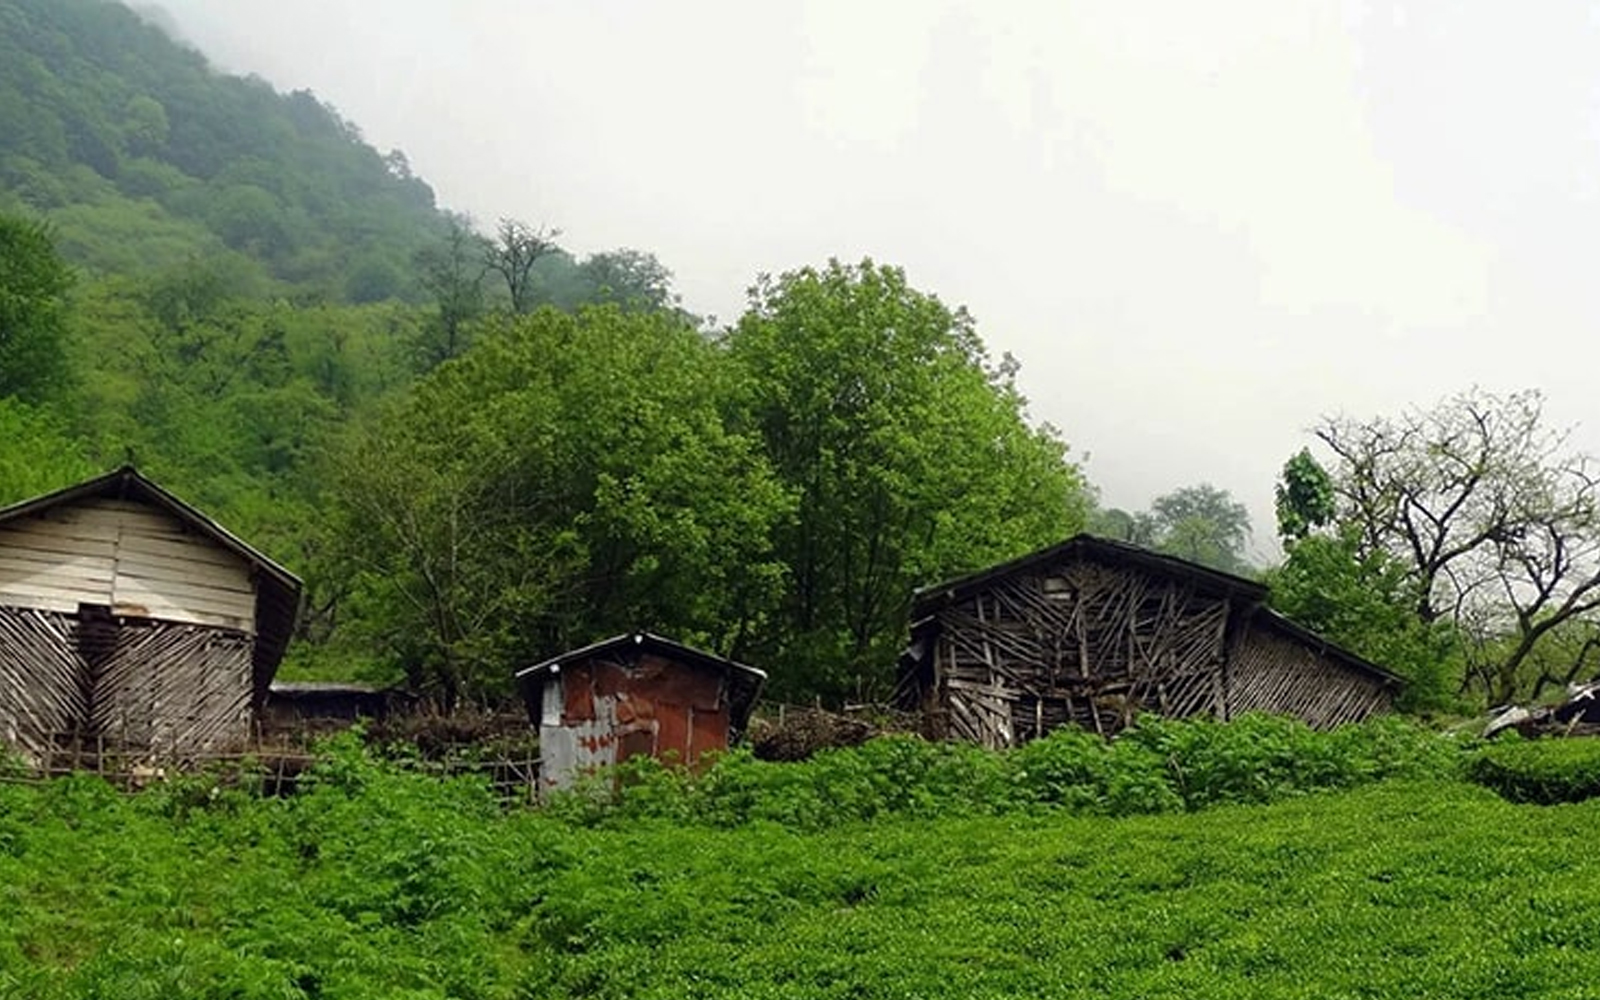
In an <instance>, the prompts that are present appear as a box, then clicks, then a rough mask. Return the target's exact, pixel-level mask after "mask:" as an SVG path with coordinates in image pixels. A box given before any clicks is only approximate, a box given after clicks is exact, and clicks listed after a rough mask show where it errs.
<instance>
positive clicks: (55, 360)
mask: <svg viewBox="0 0 1600 1000" xmlns="http://www.w3.org/2000/svg"><path fill="white" fill-rule="evenodd" d="M71 286H72V272H71V271H69V270H68V268H67V266H66V264H65V263H63V262H62V260H61V257H60V256H59V255H58V254H57V253H56V248H55V243H54V242H53V241H52V239H51V236H50V231H49V230H48V229H47V228H46V227H45V226H44V224H43V223H40V222H36V221H33V220H31V219H26V218H22V217H20V216H15V215H4V214H0V397H5V396H15V397H17V398H19V399H22V400H25V401H27V402H31V403H37V402H40V401H42V400H44V399H46V398H48V397H50V396H52V395H54V394H56V393H57V392H59V391H60V389H61V388H62V387H63V386H64V384H65V382H66V380H67V376H68V372H69V369H68V365H67V353H66V351H67V345H66V343H65V336H66V294H67V290H68V289H69V288H70V287H71Z"/></svg>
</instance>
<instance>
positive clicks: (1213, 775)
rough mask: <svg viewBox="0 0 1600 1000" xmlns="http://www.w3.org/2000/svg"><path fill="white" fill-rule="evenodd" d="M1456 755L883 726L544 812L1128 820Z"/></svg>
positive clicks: (1180, 733)
mask: <svg viewBox="0 0 1600 1000" xmlns="http://www.w3.org/2000/svg"><path fill="white" fill-rule="evenodd" d="M1459 757H1460V751H1459V749H1458V748H1457V746H1456V745H1455V743H1453V742H1452V741H1450V740H1447V739H1445V738H1443V737H1440V736H1438V735H1437V734H1435V733H1432V732H1429V731H1427V730H1424V729H1421V728H1418V727H1416V726H1415V725H1413V724H1411V723H1409V722H1407V721H1405V720H1403V719H1398V718H1380V719H1375V720H1372V721H1371V722H1368V723H1365V724H1362V725H1359V726H1345V727H1342V728H1340V729H1337V730H1334V731H1332V732H1317V731H1315V730H1312V729H1311V728H1309V727H1308V726H1306V725H1305V724H1304V723H1301V722H1298V721H1296V720H1293V719H1287V718H1278V717H1272V716H1265V715H1248V716H1245V717H1243V718H1240V719H1237V720H1235V721H1232V722H1228V723H1222V722H1216V721H1212V720H1206V719H1195V720H1186V721H1181V722H1174V721H1166V720H1161V719H1157V718H1154V717H1146V718H1142V719H1140V720H1139V723H1138V724H1137V725H1136V726H1135V727H1134V728H1132V729H1130V730H1128V731H1127V732H1125V733H1123V734H1122V735H1121V736H1119V737H1118V738H1117V739H1115V740H1112V741H1109V742H1108V741H1106V740H1105V739H1102V738H1101V737H1099V736H1097V735H1095V734H1093V733H1087V732H1083V731H1082V730H1077V729H1064V730H1059V731H1057V732H1055V733H1052V734H1051V735H1049V736H1048V737H1046V738H1044V739H1041V740H1035V741H1033V742H1031V743H1027V744H1025V745H1023V746H1022V747H1019V748H1018V749H1016V750H1014V751H1011V752H1010V753H1007V754H995V753H991V752H989V751H987V750H983V749H981V748H978V747H975V746H971V745H967V744H960V743H929V742H927V741H924V740H921V739H918V738H916V737H910V736H889V737H881V738H878V739H875V740H871V741H869V742H867V743H866V744H864V745H862V746H860V747H853V748H849V749H837V750H829V751H825V752H823V753H820V754H818V755H816V756H815V757H813V758H811V759H810V760H807V761H802V762H799V763H787V764H773V763H766V762H763V761H758V760H756V759H754V758H753V757H751V756H750V755H749V754H748V753H746V752H733V753H730V754H728V755H726V756H724V757H721V758H719V759H718V760H717V762H716V763H715V765H714V766H712V767H710V768H708V769H706V770H705V771H704V772H702V773H700V774H694V773H691V772H688V771H686V770H684V769H683V768H679V767H673V766H670V765H667V764H663V763H661V762H659V761H656V760H654V759H649V758H645V759H639V760H631V761H628V762H627V763H626V764H624V765H623V766H622V767H621V768H620V769H619V770H618V772H617V773H602V774H599V775H596V776H595V777H594V778H592V779H590V780H589V781H587V782H585V783H583V784H581V785H580V786H579V787H578V788H577V789H575V790H574V791H571V792H569V793H565V794H563V795H561V796H558V797H557V798H556V800H555V801H554V802H553V803H552V806H551V808H552V810H553V811H555V812H556V813H557V814H559V815H562V816H564V817H565V818H567V819H569V820H570V821H574V822H582V823H604V824H616V823H633V822H639V821H642V820H649V819H659V820H670V821H672V822H675V823H704V824H708V825H712V826H738V825H743V824H746V823H752V822H774V823H780V824H782V825H783V826H784V827H786V828H789V829H794V830H825V829H829V828H831V827H833V826H835V825H837V824H839V823H841V822H848V821H870V820H874V819H877V818H879V817H885V816H903V817H918V818H924V819H926V818H933V817H941V816H943V817H948V816H977V815H1000V814H1004V813H1011V812H1017V811H1027V810H1035V809H1038V808H1041V807H1046V808H1060V809H1062V810H1065V811H1067V812H1072V813H1082V814H1093V815H1105V816H1130V815H1137V814H1141V813H1156V812H1171V811H1175V810H1185V809H1188V810H1194V809H1202V808H1207V807H1210V806H1215V805H1221V804H1228V803H1265V802H1275V801H1278V800H1281V799H1284V798H1288V797H1291V796H1295V795H1300V794H1304V793H1306V792H1310V791H1316V790H1323V789H1332V788H1350V787H1354V786H1356V785H1361V784H1366V783H1369V782H1373V781H1379V780H1384V779H1388V778H1395V777H1412V778H1418V777H1430V776H1435V777H1436V776H1441V775H1451V774H1454V773H1455V769H1456V768H1457V766H1458V763H1459Z"/></svg>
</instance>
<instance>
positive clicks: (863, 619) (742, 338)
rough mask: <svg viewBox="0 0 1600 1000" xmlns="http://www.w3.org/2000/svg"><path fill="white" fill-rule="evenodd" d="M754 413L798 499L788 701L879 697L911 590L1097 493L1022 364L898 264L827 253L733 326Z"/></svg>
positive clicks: (990, 553) (781, 626)
mask: <svg viewBox="0 0 1600 1000" xmlns="http://www.w3.org/2000/svg"><path fill="white" fill-rule="evenodd" d="M727 344H728V347H729V349H730V351H731V353H732V356H733V358H734V360H735V361H736V362H737V364H738V365H739V367H740V369H741V371H742V372H743V383H742V385H741V392H742V393H743V398H742V401H741V405H740V407H739V410H740V415H741V420H742V422H743V423H744V424H745V425H746V426H749V427H750V428H751V429H752V430H753V431H754V432H755V433H757V434H759V435H760V437H761V439H762V441H763V442H764V445H765V451H766V454H767V456H768V457H769V459H770V460H771V462H772V465H773V467H774V469H775V470H776V472H777V474H778V476H779V477H780V479H781V480H782V481H783V482H784V483H785V484H786V485H787V486H788V488H789V489H790V490H792V491H794V492H795V494H796V495H798V497H799V499H800V505H799V511H798V514H797V516H796V518H795V519H794V520H793V521H792V522H790V523H789V524H787V525H785V526H784V527H783V528H782V529H781V530H780V531H779V533H778V540H777V545H778V551H779V554H780V555H781V558H782V560H783V562H784V565H785V566H786V568H787V571H788V577H789V587H788V592H787V594H786V597H785V601H784V606H783V609H782V614H781V618H780V620H779V621H778V622H777V623H775V624H776V625H777V628H776V629H774V630H773V632H772V633H771V635H770V636H769V637H768V641H767V642H766V644H765V645H764V646H763V647H762V648H761V649H760V658H761V661H762V662H763V663H768V664H771V665H772V666H773V667H774V677H773V685H774V688H775V690H777V691H778V692H779V693H780V694H781V695H793V694H797V693H799V692H803V691H820V692H825V693H828V694H831V695H833V696H835V697H838V696H843V695H846V694H849V695H860V694H863V693H866V694H874V693H876V694H882V693H883V692H884V690H885V688H886V685H887V683H888V681H889V680H890V678H889V672H890V666H891V664H892V663H893V660H894V657H895V655H896V654H897V653H898V651H899V648H900V644H901V643H902V642H903V640H904V631H905V614H906V610H907V604H908V601H909V600H910V596H911V593H912V591H913V590H914V589H915V588H916V587H918V586H923V585H927V584H931V583H935V582H937V581H938V580H940V579H943V578H946V577H949V576H951V575H954V574H957V573H960V572H965V571H968V570H972V569H977V568H981V567H983V566H985V565H988V564H990V563H992V562H995V561H997V560H1000V559H1004V558H1009V557H1012V556H1016V555H1020V554H1021V553H1024V552H1027V551H1029V550H1031V549H1034V548H1038V547H1040V546H1043V545H1046V544H1050V543H1053V542H1058V541H1060V540H1061V539H1062V538H1064V537H1066V536H1067V535H1069V534H1071V533H1072V532H1073V531H1074V530H1076V529H1077V528H1079V527H1081V525H1082V524H1083V520H1084V516H1085V514H1086V512H1087V508H1088V491H1087V489H1086V488H1085V486H1084V483H1083V480H1082V477H1081V476H1080V474H1079V472H1078V470H1077V469H1076V468H1075V467H1074V466H1073V465H1072V464H1070V463H1069V462H1068V461H1067V460H1066V445H1065V444H1064V443H1063V442H1062V441H1061V439H1060V437H1059V436H1058V435H1057V434H1056V433H1055V431H1054V430H1053V429H1052V428H1049V427H1044V428H1034V427H1031V426H1030V425H1029V424H1028V422H1027V420H1026V414H1025V405H1024V400H1023V399H1022V397H1021V396H1020V395H1019V394H1018V392H1017V390H1016V387H1015V385H1014V383H1013V380H1012V376H1013V375H1014V373H1015V364H1014V362H1011V361H1010V359H1007V360H1006V361H1004V362H1003V363H1002V364H1001V365H999V366H998V367H996V366H993V365H991V364H990V362H989V359H988V358H987V356H986V354H985V353H984V349H983V345H982V342H981V340H980V339H979V337H978V333H977V330H976V328H975V326H974V324H973V321H972V319H971V317H970V316H968V315H967V314H966V313H965V312H964V311H962V310H951V309H949V308H947V307H946V306H945V305H944V304H943V303H941V302H940V301H939V300H938V299H937V298H935V297H933V296H931V295H927V294H924V293H922V292H918V291H916V290H915V289H913V288H911V287H910V286H909V285H908V284H907V282H906V278H905V275H904V274H903V273H902V272H901V271H899V270H898V269H896V268H893V267H887V266H882V265H879V264H875V263H873V262H872V261H863V262H862V263H861V264H859V265H846V264H841V263H839V262H838V261H830V262H829V263H828V265H827V266H826V267H824V268H821V269H813V268H805V269H802V270H799V271H793V272H790V273H787V274H784V275H781V276H779V277H778V278H776V279H772V278H765V277H764V278H763V279H762V280H761V281H760V282H758V284H757V285H756V287H755V288H754V289H752V290H751V299H750V308H749V310H748V311H747V312H746V313H745V315H744V316H743V317H742V318H741V319H740V321H739V323H738V325H737V326H736V327H735V328H734V329H733V330H732V331H730V332H729V334H728V335H727Z"/></svg>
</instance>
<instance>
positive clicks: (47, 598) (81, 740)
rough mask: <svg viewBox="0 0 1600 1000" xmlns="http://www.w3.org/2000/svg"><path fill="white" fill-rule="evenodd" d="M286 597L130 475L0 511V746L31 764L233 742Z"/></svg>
mask: <svg viewBox="0 0 1600 1000" xmlns="http://www.w3.org/2000/svg"><path fill="white" fill-rule="evenodd" d="M299 600H300V581H299V580H298V579H297V578H296V577H295V576H294V575H293V574H291V573H289V572H288V571H287V570H285V569H284V568H283V567H281V566H279V565H278V564H277V563H275V562H273V561H272V560H271V559H268V558H267V557H266V556H264V555H262V554H261V553H260V552H257V551H256V550H255V549H253V548H251V547H250V546H249V545H246V544H245V543H244V542H242V541H240V540H239V539H238V538H236V537H234V536H233V535H232V534H230V533H229V532H228V531H226V530H225V529H223V528H222V527H221V526H220V525H218V524H217V523H216V522H215V521H213V520H211V519H210V518H209V517H207V516H205V515H204V514H202V513H200V512H199V511H198V510H196V509H195V508H193V507H191V506H189V505H188V504H187V503H185V502H183V501H182V500H180V499H178V498H177V497H175V496H173V495H172V494H171V493H168V492H167V491H166V490H164V489H162V488H161V487H159V486H157V485H156V484H155V483H153V482H151V481H150V480H148V479H146V478H145V477H144V476H142V475H140V474H139V473H138V472H137V471H136V470H135V469H133V468H132V467H124V468H121V469H118V470H116V471H115V472H111V473H108V474H106V475H103V476H99V477H97V478H95V479H91V480H89V481H87V482H84V483H79V484H78V485H76V486H71V487H68V488H66V489H63V490H59V491H57V492H55V493H50V494H47V495H45V496H42V497H38V498H36V499H33V500H29V501H26V502H24V503H20V504H16V505H14V506H11V507H7V508H5V509H3V510H0V739H3V740H4V741H5V743H7V744H9V745H10V746H11V747H12V748H14V749H16V750H18V751H20V752H22V753H23V754H25V755H27V756H29V757H31V758H33V759H35V760H40V759H43V758H44V757H46V756H48V755H49V754H51V753H52V752H54V751H57V750H61V749H64V748H67V747H72V746H76V747H79V748H84V747H95V748H98V747H106V748H114V749H116V750H118V751H120V752H131V753H138V754H144V755H148V756H150V757H155V758H164V757H171V756H176V755H180V754H184V753H191V752H198V751H210V750H218V749H223V748H228V747H231V746H234V745H237V744H241V743H243V742H245V741H246V740H248V738H249V736H250V732H251V723H252V721H253V718H254V714H255V712H256V710H258V709H259V708H260V707H261V705H262V702H263V700H264V699H265V697H266V693H267V686H268V684H269V683H271V680H272V675H273V672H274V671H275V670H276V669H277V667H278V663H279V661H280V660H282V659H283V653H284V649H285V647H286V646H287V645H288V642H289V637H290V633H291V631H292V629H293V627H294V621H295V615H296V612H297V610H298V607H299Z"/></svg>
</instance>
